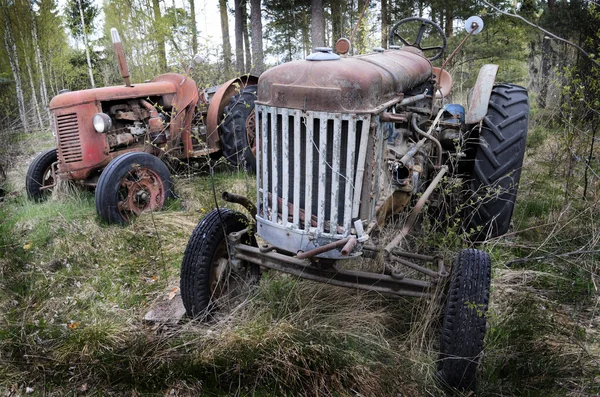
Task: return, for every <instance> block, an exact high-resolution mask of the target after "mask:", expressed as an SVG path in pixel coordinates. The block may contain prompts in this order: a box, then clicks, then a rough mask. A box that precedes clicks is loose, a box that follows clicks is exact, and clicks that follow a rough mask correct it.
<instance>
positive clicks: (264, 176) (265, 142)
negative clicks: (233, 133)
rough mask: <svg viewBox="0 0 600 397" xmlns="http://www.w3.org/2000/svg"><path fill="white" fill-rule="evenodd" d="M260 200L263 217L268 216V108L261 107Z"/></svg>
mask: <svg viewBox="0 0 600 397" xmlns="http://www.w3.org/2000/svg"><path fill="white" fill-rule="evenodd" d="M261 123H262V134H263V141H262V158H263V161H262V164H263V168H262V202H263V217H264V218H265V219H267V218H268V213H269V202H268V200H269V194H268V191H269V139H268V136H269V111H268V108H262V120H261Z"/></svg>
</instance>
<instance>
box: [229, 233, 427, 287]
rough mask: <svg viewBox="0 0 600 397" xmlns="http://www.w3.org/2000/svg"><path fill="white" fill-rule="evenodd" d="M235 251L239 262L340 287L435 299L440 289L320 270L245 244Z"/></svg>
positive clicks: (306, 262)
mask: <svg viewBox="0 0 600 397" xmlns="http://www.w3.org/2000/svg"><path fill="white" fill-rule="evenodd" d="M234 250H235V257H236V258H237V259H240V260H244V261H247V262H250V263H254V264H256V265H260V266H264V267H267V268H269V269H274V270H278V271H281V272H284V273H288V274H292V275H294V276H298V277H302V278H305V279H308V280H312V281H316V282H321V283H325V284H329V285H336V286H340V287H346V288H356V289H362V290H366V291H372V292H378V293H381V294H391V295H397V296H412V297H431V296H432V290H433V289H434V288H435V286H436V284H435V283H431V282H428V281H422V280H413V279H407V278H402V279H399V278H394V277H392V276H388V275H385V274H379V273H371V272H363V271H357V270H345V269H339V268H337V267H336V266H335V265H334V266H333V267H332V268H330V269H320V268H317V267H315V266H314V265H313V264H312V263H311V262H310V261H309V260H307V259H298V258H294V257H291V256H287V255H284V254H280V253H277V252H261V251H260V249H259V248H257V247H252V246H249V245H245V244H238V245H235V247H234Z"/></svg>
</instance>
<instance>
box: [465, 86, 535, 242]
mask: <svg viewBox="0 0 600 397" xmlns="http://www.w3.org/2000/svg"><path fill="white" fill-rule="evenodd" d="M528 122H529V98H528V95H527V90H526V89H525V88H523V87H520V86H517V85H513V84H501V85H496V86H495V87H494V89H493V91H492V95H491V97H490V102H489V107H488V112H487V115H486V116H485V118H484V120H483V123H482V128H481V131H480V133H479V140H478V144H477V145H476V146H477V148H476V154H475V163H474V164H473V171H472V179H471V181H470V186H469V190H470V191H471V192H472V194H471V197H470V198H469V199H468V202H469V203H473V206H474V208H469V210H468V213H466V214H467V216H466V219H467V220H468V231H469V232H471V233H472V238H474V239H475V240H477V241H482V240H485V239H486V238H491V237H497V236H501V235H503V234H505V233H506V232H507V231H508V228H509V226H510V219H511V217H512V213H513V209H514V206H515V200H516V197H517V190H518V186H519V180H520V179H521V168H522V166H523V158H524V156H525V144H526V139H527V127H528Z"/></svg>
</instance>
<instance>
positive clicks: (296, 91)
mask: <svg viewBox="0 0 600 397" xmlns="http://www.w3.org/2000/svg"><path fill="white" fill-rule="evenodd" d="M431 74H432V66H431V62H429V61H428V60H427V59H425V58H423V57H422V56H420V55H418V54H414V53H411V52H409V51H403V50H387V51H384V52H381V53H376V54H369V55H362V56H355V57H348V58H341V59H337V60H328V61H306V60H303V61H294V62H289V63H286V64H283V65H279V66H276V67H274V68H272V69H270V70H268V71H266V72H265V73H263V74H262V75H261V76H260V79H259V82H258V100H257V101H256V103H258V104H262V105H267V106H276V107H284V108H293V109H303V110H313V111H327V112H352V113H373V112H377V111H379V110H380V109H381V108H382V106H384V105H386V104H387V103H389V102H392V101H395V100H397V99H398V98H399V97H401V96H402V93H404V92H405V91H407V90H410V89H411V88H413V87H415V86H417V85H419V84H421V83H423V82H425V81H426V80H427V79H428V78H430V77H431Z"/></svg>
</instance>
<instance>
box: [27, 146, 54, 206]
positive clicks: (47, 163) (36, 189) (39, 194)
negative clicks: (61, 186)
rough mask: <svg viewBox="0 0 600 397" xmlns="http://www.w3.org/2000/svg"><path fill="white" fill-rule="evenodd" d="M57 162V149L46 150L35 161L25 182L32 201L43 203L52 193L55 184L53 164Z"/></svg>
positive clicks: (28, 195)
mask: <svg viewBox="0 0 600 397" xmlns="http://www.w3.org/2000/svg"><path fill="white" fill-rule="evenodd" d="M57 161H58V155H57V154H56V149H50V150H46V151H45V152H43V153H42V154H40V155H39V156H37V157H36V158H35V159H34V160H33V162H32V163H31V165H30V166H29V169H28V170H27V179H26V180H25V190H26V191H27V197H28V198H29V199H30V200H35V201H41V200H43V199H45V198H46V197H47V196H48V195H49V194H50V193H51V192H52V187H53V186H54V184H55V180H54V172H53V171H52V164H54V163H56V162H57Z"/></svg>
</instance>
